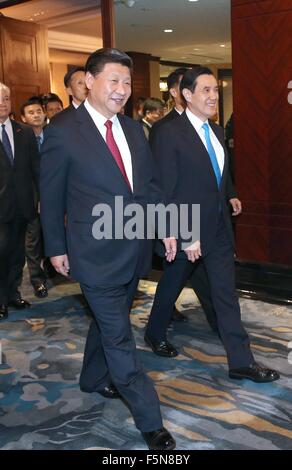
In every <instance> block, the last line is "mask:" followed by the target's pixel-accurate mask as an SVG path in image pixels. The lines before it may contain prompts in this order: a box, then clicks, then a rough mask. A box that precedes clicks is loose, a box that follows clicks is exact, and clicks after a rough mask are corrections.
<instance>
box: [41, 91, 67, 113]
mask: <svg viewBox="0 0 292 470" xmlns="http://www.w3.org/2000/svg"><path fill="white" fill-rule="evenodd" d="M41 99H42V102H43V106H44V108H45V109H47V104H48V103H54V102H55V101H57V102H58V103H60V105H61V106H62V108H63V101H62V100H61V98H59V96H58V95H56V93H46V94H44V95H42V96H41Z"/></svg>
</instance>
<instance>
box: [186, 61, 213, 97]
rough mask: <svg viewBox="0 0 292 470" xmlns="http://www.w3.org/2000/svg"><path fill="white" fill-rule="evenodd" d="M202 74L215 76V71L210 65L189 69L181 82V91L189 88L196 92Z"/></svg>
mask: <svg viewBox="0 0 292 470" xmlns="http://www.w3.org/2000/svg"><path fill="white" fill-rule="evenodd" d="M200 75H213V76H214V73H213V72H212V70H211V69H209V68H208V67H202V66H200V65H199V66H197V67H193V68H192V69H188V70H187V71H186V73H185V74H184V76H183V78H182V80H181V82H180V91H181V92H182V90H183V89H184V88H187V89H188V90H190V91H191V92H192V93H194V91H195V88H196V86H197V79H198V77H199V76H200Z"/></svg>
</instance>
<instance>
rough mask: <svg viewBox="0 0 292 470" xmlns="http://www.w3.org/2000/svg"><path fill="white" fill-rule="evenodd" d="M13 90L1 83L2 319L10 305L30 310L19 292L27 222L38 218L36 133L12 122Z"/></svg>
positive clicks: (0, 310) (0, 275)
mask: <svg viewBox="0 0 292 470" xmlns="http://www.w3.org/2000/svg"><path fill="white" fill-rule="evenodd" d="M10 112H11V97H10V90H9V88H8V87H7V86H6V85H4V84H3V83H0V320H3V319H5V318H7V315H8V305H11V306H12V307H14V308H17V309H23V308H26V307H29V306H30V305H29V303H28V302H26V301H25V300H24V299H22V297H21V295H20V292H19V290H18V288H19V286H20V284H21V280H22V271H23V266H24V263H25V255H24V243H25V231H26V226H27V222H28V221H29V220H33V219H34V217H35V216H36V213H37V211H36V205H35V203H34V185H35V186H36V187H38V174H39V155H38V149H37V143H36V140H35V137H34V134H33V131H32V130H31V129H30V128H29V127H26V126H23V125H21V124H19V123H17V122H16V121H11V120H10V119H9V114H10Z"/></svg>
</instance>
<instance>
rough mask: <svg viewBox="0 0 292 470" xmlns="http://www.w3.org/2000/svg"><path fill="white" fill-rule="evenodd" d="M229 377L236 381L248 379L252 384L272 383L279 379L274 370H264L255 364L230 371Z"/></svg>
mask: <svg viewBox="0 0 292 470" xmlns="http://www.w3.org/2000/svg"><path fill="white" fill-rule="evenodd" d="M229 377H230V378H231V379H237V380H242V379H249V380H252V381H253V382H273V381H274V380H278V379H279V378H280V374H279V373H278V372H277V371H276V370H272V369H266V368H265V367H262V366H260V365H259V364H257V363H256V362H255V363H254V364H251V365H250V366H249V367H241V368H240V369H230V370H229Z"/></svg>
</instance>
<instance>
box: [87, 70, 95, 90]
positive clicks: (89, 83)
mask: <svg viewBox="0 0 292 470" xmlns="http://www.w3.org/2000/svg"><path fill="white" fill-rule="evenodd" d="M93 81H94V76H93V75H92V74H91V73H90V72H86V74H85V83H86V86H87V88H88V90H91V88H92V84H93Z"/></svg>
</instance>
